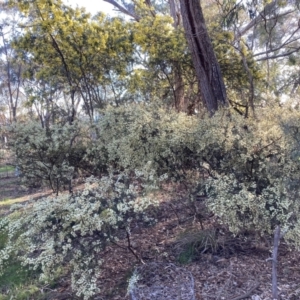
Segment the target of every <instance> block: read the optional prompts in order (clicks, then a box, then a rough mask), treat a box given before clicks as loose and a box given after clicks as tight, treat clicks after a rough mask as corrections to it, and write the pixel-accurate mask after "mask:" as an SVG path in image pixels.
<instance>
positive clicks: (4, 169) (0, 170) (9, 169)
mask: <svg viewBox="0 0 300 300" xmlns="http://www.w3.org/2000/svg"><path fill="white" fill-rule="evenodd" d="M14 170H15V167H14V166H10V165H6V166H0V174H1V173H7V172H13V171H14Z"/></svg>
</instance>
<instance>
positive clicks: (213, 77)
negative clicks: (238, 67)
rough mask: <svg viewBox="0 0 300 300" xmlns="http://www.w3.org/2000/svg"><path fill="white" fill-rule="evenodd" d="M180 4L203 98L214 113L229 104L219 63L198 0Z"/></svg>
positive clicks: (184, 1) (211, 112)
mask: <svg viewBox="0 0 300 300" xmlns="http://www.w3.org/2000/svg"><path fill="white" fill-rule="evenodd" d="M180 6H181V15H182V20H183V26H184V30H185V33H186V37H187V41H188V45H189V49H190V51H191V54H192V59H193V64H194V68H195V70H196V76H197V79H198V84H199V89H200V93H201V98H202V101H203V102H204V104H205V106H206V108H207V110H208V111H209V113H210V114H211V115H212V114H213V113H214V112H215V111H216V110H218V108H219V107H220V106H225V105H228V102H227V97H226V90H225V85H224V81H223V77H222V74H221V70H220V66H219V63H218V61H217V59H216V56H215V53H214V50H213V46H212V43H211V40H210V38H209V35H208V31H207V28H206V25H205V20H204V16H203V13H202V8H201V6H200V2H199V0H180Z"/></svg>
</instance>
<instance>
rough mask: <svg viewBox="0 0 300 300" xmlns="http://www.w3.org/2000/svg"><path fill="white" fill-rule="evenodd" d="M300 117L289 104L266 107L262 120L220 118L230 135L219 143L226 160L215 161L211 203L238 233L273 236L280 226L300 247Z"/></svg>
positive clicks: (210, 194)
mask: <svg viewBox="0 0 300 300" xmlns="http://www.w3.org/2000/svg"><path fill="white" fill-rule="evenodd" d="M299 117H300V113H299V112H298V111H296V110H290V109H287V108H285V107H282V108H277V109H275V108H274V107H273V108H272V109H271V108H265V109H262V110H261V112H260V113H259V114H258V116H257V118H256V119H244V118H241V117H240V116H238V115H231V116H227V117H226V118H225V120H224V119H222V118H220V115H219V116H216V117H215V121H217V123H218V125H219V126H220V127H222V128H224V129H225V131H226V134H225V135H224V136H223V138H221V139H220V140H219V143H217V145H218V147H217V148H219V151H221V152H222V154H221V159H220V160H219V161H218V163H213V160H212V161H211V166H212V168H213V169H214V171H215V173H214V176H213V177H211V178H210V179H209V180H208V182H207V184H206V189H207V193H208V195H209V200H208V205H209V208H210V209H211V210H212V211H213V212H214V213H215V214H216V215H217V216H219V218H220V220H221V221H222V222H223V223H225V224H227V225H228V226H229V229H230V230H231V231H232V232H234V233H240V232H243V231H245V230H246V231H252V232H253V231H254V232H255V233H257V234H259V235H261V236H268V235H270V234H272V232H273V230H274V228H275V226H276V225H280V226H281V227H282V228H283V230H284V231H285V232H286V235H285V239H286V241H288V242H289V243H291V244H293V245H295V246H297V247H299V246H300V221H299V218H298V215H299V213H300V202H299V200H298V199H299V187H298V182H299V179H300V163H299V154H300V152H299V151H300V147H299V146H300V144H299V140H300V139H299V134H298V131H299V125H300V124H299ZM212 136H215V135H213V134H212ZM212 151H213V150H212Z"/></svg>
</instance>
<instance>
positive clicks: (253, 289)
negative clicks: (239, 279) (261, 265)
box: [231, 282, 260, 300]
mask: <svg viewBox="0 0 300 300" xmlns="http://www.w3.org/2000/svg"><path fill="white" fill-rule="evenodd" d="M259 286H260V283H259V282H258V283H256V285H255V286H254V287H253V288H251V289H250V290H249V291H248V292H247V293H245V294H244V295H241V296H238V297H235V298H232V299H231V300H241V299H245V298H247V297H249V296H250V295H251V294H252V292H253V291H255V290H256V289H257V288H258V287H259Z"/></svg>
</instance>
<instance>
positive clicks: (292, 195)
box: [0, 105, 300, 299]
mask: <svg viewBox="0 0 300 300" xmlns="http://www.w3.org/2000/svg"><path fill="white" fill-rule="evenodd" d="M299 117H300V113H299V112H298V111H297V110H292V109H289V108H285V107H278V108H274V107H272V108H268V107H265V108H261V111H260V112H259V113H257V117H256V118H255V119H250V118H249V119H245V118H243V117H241V116H240V115H237V114H235V113H234V112H232V111H230V110H221V111H219V112H217V113H216V114H215V115H214V116H213V117H208V116H206V115H203V116H187V115H185V114H183V113H175V112H173V111H167V110H164V109H162V108H159V107H153V106H150V105H149V106H147V105H134V106H128V107H121V108H109V109H107V110H106V111H104V112H103V115H102V117H101V118H100V120H99V121H98V123H95V124H92V125H91V126H88V125H87V124H82V123H76V124H73V125H67V126H65V127H63V128H59V126H58V125H57V126H53V127H51V128H49V129H47V130H45V129H42V128H39V126H38V125H37V124H35V123H33V124H30V125H28V126H23V127H22V128H20V127H17V128H16V130H15V131H14V134H15V141H16V143H15V145H14V149H15V153H16V155H17V161H18V166H19V167H20V170H21V172H22V176H23V179H24V182H25V183H27V184H32V182H36V181H37V180H40V179H42V180H43V182H44V183H48V184H50V186H52V188H53V190H54V191H55V192H57V193H58V192H59V191H60V190H61V189H62V187H63V185H64V184H66V183H68V184H69V185H70V184H71V182H72V180H74V178H75V177H76V176H80V175H81V176H87V175H94V176H95V177H91V179H89V180H88V182H87V185H86V188H85V189H84V190H83V191H81V192H79V193H73V194H72V193H71V194H68V195H66V194H62V195H58V196H56V197H53V198H47V199H41V200H39V201H38V202H37V203H34V204H27V206H18V207H14V208H13V210H14V213H13V214H11V215H10V216H8V217H6V218H4V219H2V220H1V232H2V234H3V233H7V234H8V239H7V241H6V242H5V245H4V246H3V248H2V249H1V256H0V257H1V258H2V259H1V264H0V265H1V266H2V269H3V271H4V272H5V269H6V268H7V260H9V259H10V257H11V256H12V255H14V257H18V259H19V260H20V261H21V262H22V264H23V265H27V266H30V267H31V268H33V269H34V270H39V271H40V272H41V274H40V277H41V279H42V280H44V281H48V280H52V279H53V278H52V276H51V274H57V272H58V273H60V272H64V271H66V270H67V271H68V272H70V274H71V275H70V276H71V277H72V287H73V289H74V291H75V292H76V293H77V295H78V296H82V297H84V299H91V298H92V297H93V295H94V294H95V293H97V292H99V286H97V284H96V281H97V276H99V273H100V272H101V251H102V250H103V249H104V248H105V247H106V245H108V244H109V243H117V242H118V239H119V238H121V237H124V236H126V235H127V236H130V224H132V222H142V223H143V224H144V225H145V226H149V225H151V224H153V223H154V222H155V221H156V220H155V213H154V212H155V209H154V207H155V205H156V204H157V202H156V199H155V197H147V195H148V192H150V191H153V190H154V189H159V188H160V187H161V185H162V184H165V183H168V184H169V185H172V184H175V183H178V182H180V183H181V184H182V185H183V186H185V188H186V189H187V190H188V194H189V195H188V197H189V198H190V201H191V203H192V202H193V201H195V199H196V198H197V197H199V196H205V197H207V201H206V208H207V209H208V210H210V211H211V212H212V213H214V214H215V216H216V217H217V218H218V220H219V222H220V223H223V224H224V225H225V226H227V227H228V228H229V230H230V231H231V232H233V233H234V234H241V233H243V232H251V233H252V234H255V235H256V236H258V237H269V236H270V235H271V234H272V232H273V230H274V228H275V226H276V225H280V226H281V227H282V228H283V230H284V232H285V236H284V238H285V240H286V242H287V243H289V245H291V246H296V247H298V248H299V246H300V221H299V218H298V215H299V211H300V205H299V200H298V199H299V191H298V182H299V179H300V163H299V155H300V134H299V128H300V126H299ZM46 145H50V146H49V147H46ZM26 153H27V154H28V153H30V155H27V154H26ZM78 158H80V159H78ZM96 178H97V179H96ZM53 183H55V184H53ZM16 214H17V215H18V217H17V218H16V217H14V216H16ZM212 247H213V245H212ZM133 254H134V253H133ZM136 257H137V258H138V255H136ZM180 259H181V260H182V261H183V262H184V261H186V257H181V258H180ZM61 266H63V269H62V268H61Z"/></svg>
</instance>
